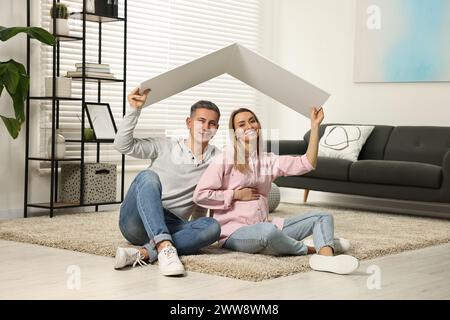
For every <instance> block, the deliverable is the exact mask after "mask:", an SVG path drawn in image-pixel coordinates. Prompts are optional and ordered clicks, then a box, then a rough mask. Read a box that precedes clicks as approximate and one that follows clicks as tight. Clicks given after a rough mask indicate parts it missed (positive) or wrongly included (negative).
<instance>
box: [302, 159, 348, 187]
mask: <svg viewBox="0 0 450 320" xmlns="http://www.w3.org/2000/svg"><path fill="white" fill-rule="evenodd" d="M351 164H352V162H351V161H349V160H344V159H333V158H324V157H318V158H317V165H316V169H315V170H313V171H310V172H308V173H307V174H305V175H304V176H305V177H311V178H323V179H331V180H342V181H347V180H348V171H349V168H350V165H351Z"/></svg>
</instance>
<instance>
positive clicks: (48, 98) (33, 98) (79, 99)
mask: <svg viewBox="0 0 450 320" xmlns="http://www.w3.org/2000/svg"><path fill="white" fill-rule="evenodd" d="M54 99H55V100H68V101H81V100H82V99H81V98H65V97H55V98H54ZM30 100H53V97H30Z"/></svg>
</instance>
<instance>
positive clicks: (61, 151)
mask: <svg viewBox="0 0 450 320" xmlns="http://www.w3.org/2000/svg"><path fill="white" fill-rule="evenodd" d="M47 155H48V157H49V159H51V158H52V136H51V135H50V137H49V138H48V144H47ZM65 155H66V138H64V136H63V135H62V134H61V133H60V131H59V130H56V137H55V158H56V159H64V156H65Z"/></svg>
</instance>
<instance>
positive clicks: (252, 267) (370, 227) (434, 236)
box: [0, 203, 450, 281]
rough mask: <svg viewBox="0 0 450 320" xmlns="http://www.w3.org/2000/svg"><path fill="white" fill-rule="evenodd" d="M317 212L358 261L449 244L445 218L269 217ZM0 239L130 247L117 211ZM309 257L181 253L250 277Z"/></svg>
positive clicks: (26, 224)
mask: <svg viewBox="0 0 450 320" xmlns="http://www.w3.org/2000/svg"><path fill="white" fill-rule="evenodd" d="M317 211H320V212H328V213H331V214H333V216H334V224H335V236H340V237H344V238H347V239H349V240H350V241H351V243H352V249H351V251H350V252H349V254H352V255H354V256H356V257H357V258H359V259H361V260H362V259H369V258H375V257H379V256H383V255H387V254H393V253H398V252H402V251H405V250H412V249H418V248H424V247H428V246H432V245H437V244H443V243H447V242H450V221H449V220H444V219H436V218H428V217H415V216H406V215H395V214H386V213H374V212H364V211H356V210H343V209H336V208H323V207H314V206H310V205H292V204H284V203H282V204H280V206H279V207H278V209H277V210H276V211H275V212H274V213H273V215H276V216H282V217H289V216H294V215H296V214H304V213H310V212H317ZM0 238H1V239H5V240H12V241H19V242H27V243H34V244H39V245H43V246H48V247H55V248H61V249H68V250H74V251H80V252H86V253H91V254H96V255H101V256H111V257H113V256H114V254H115V251H116V248H117V247H118V246H130V244H129V243H127V241H126V240H125V239H124V238H123V237H122V235H121V233H120V231H119V228H118V212H117V211H112V212H111V211H109V212H93V213H81V214H59V215H58V214H56V216H55V217H54V218H52V219H50V218H48V216H42V217H33V218H27V219H14V220H6V221H1V222H0ZM308 259H309V258H308V257H306V256H289V257H271V256H265V255H259V254H246V253H238V252H231V251H227V250H224V249H220V248H218V247H216V246H211V247H209V248H206V249H204V250H203V251H202V252H201V253H199V254H197V255H190V256H183V257H182V261H183V263H184V265H185V267H186V269H187V270H190V271H196V272H203V273H209V274H214V275H219V276H225V277H231V278H237V279H241V280H250V281H261V280H265V279H273V278H277V277H282V276H287V275H292V274H295V273H298V272H305V271H309V270H310V268H309V266H308Z"/></svg>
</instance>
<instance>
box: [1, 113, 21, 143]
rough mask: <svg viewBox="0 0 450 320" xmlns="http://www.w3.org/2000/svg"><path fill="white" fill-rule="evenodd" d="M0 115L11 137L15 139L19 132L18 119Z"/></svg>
mask: <svg viewBox="0 0 450 320" xmlns="http://www.w3.org/2000/svg"><path fill="white" fill-rule="evenodd" d="M0 117H1V118H2V120H3V123H4V124H5V126H6V129H7V130H8V132H9V134H10V135H11V137H13V139H16V138H17V137H18V136H19V132H20V126H21V124H20V123H19V121H17V120H16V119H14V118H7V117H4V116H1V115H0Z"/></svg>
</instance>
